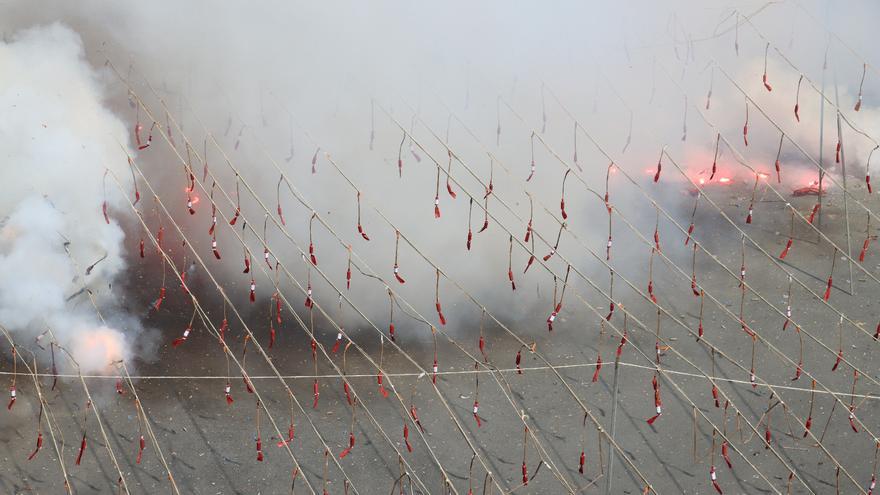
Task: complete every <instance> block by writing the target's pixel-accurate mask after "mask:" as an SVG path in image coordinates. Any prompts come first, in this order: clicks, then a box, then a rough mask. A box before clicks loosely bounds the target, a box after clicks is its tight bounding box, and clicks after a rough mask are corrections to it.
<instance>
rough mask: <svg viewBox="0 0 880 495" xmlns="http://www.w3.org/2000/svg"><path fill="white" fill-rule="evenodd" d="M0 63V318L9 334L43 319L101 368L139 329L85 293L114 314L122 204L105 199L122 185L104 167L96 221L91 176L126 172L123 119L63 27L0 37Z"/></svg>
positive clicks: (86, 363)
mask: <svg viewBox="0 0 880 495" xmlns="http://www.w3.org/2000/svg"><path fill="white" fill-rule="evenodd" d="M0 72H2V73H3V74H4V76H3V78H0V108H2V109H3V111H2V114H0V156H2V157H3V163H2V165H0V171H2V174H0V175H2V180H0V212H3V213H2V215H3V217H2V218H0V280H2V281H3V283H2V284H0V322H2V324H3V325H4V326H5V327H6V328H8V329H9V330H10V331H11V332H12V335H13V338H14V339H15V340H16V341H17V342H18V343H20V344H31V343H33V342H34V340H35V339H37V338H38V336H40V335H42V334H44V332H45V331H46V330H47V329H51V331H52V333H53V334H54V335H55V337H56V339H57V343H58V344H59V345H60V346H62V347H64V348H65V349H67V350H68V351H70V352H71V353H72V355H73V357H74V359H76V361H77V362H78V363H79V364H80V366H81V368H82V371H83V372H87V373H88V372H101V371H104V370H106V369H108V366H109V364H110V363H111V362H112V361H115V360H118V359H127V358H129V357H130V356H131V355H132V342H133V340H134V338H133V337H134V335H133V334H134V333H135V332H139V331H140V328H139V327H138V325H137V324H136V323H135V322H133V321H128V322H127V324H125V326H124V327H122V326H120V327H117V328H111V327H108V326H106V325H104V324H103V323H102V322H101V321H100V319H99V317H98V315H97V313H96V311H95V309H94V308H93V307H92V305H91V303H90V302H89V301H88V299H87V298H88V292H91V293H92V294H93V295H94V297H95V298H96V299H97V301H98V302H99V307H101V308H102V310H104V311H106V313H107V314H105V315H104V316H105V317H106V318H108V320H109V321H116V320H118V316H117V315H116V314H115V313H116V311H115V308H117V304H116V301H117V297H118V294H116V292H115V291H114V290H113V287H112V284H113V282H114V280H115V278H116V277H117V276H118V275H119V274H120V273H122V271H123V270H124V269H125V262H124V260H123V258H122V253H121V248H122V241H123V238H124V234H123V231H122V229H121V228H120V226H119V224H118V223H117V222H116V221H115V220H114V219H113V214H115V213H116V211H119V212H120V213H124V212H125V210H123V209H121V208H119V209H117V208H115V207H116V206H117V205H119V206H121V205H122V201H121V195H120V193H119V189H118V188H117V187H116V185H115V183H114V182H113V179H112V176H110V175H109V174H108V176H107V178H106V180H105V182H106V186H105V187H106V197H107V201H108V204H109V213H110V223H109V224H107V223H106V222H105V221H104V217H103V215H102V207H101V206H102V202H103V200H104V191H103V190H102V176H103V175H104V173H105V171H106V170H107V169H108V168H109V169H110V170H111V171H112V172H113V173H115V174H117V175H118V176H120V177H126V175H125V174H127V173H128V171H127V170H126V169H125V164H126V160H125V153H124V152H123V149H122V148H121V146H120V144H119V143H126V142H127V140H128V137H127V134H126V128H125V126H124V124H123V123H122V122H121V121H120V120H119V119H118V118H117V117H116V116H115V115H113V113H112V112H110V111H108V109H107V108H106V107H105V105H104V101H103V100H104V96H103V95H104V88H103V84H102V81H101V77H100V75H99V74H98V73H97V72H96V71H95V70H93V69H92V68H91V66H90V65H89V64H88V63H87V62H86V61H85V59H84V50H83V45H82V42H81V40H80V37H79V35H77V34H76V33H75V32H74V31H73V30H71V29H70V28H68V27H65V26H62V25H60V24H53V25H49V26H44V27H35V28H31V29H27V30H23V31H21V32H18V33H16V34H15V35H14V37H13V38H12V40H11V41H10V42H8V43H0ZM68 250H69V254H68ZM99 260H101V261H99ZM96 262H97V264H95V265H94V267H93V268H92V269H91V270H88V273H86V272H87V268H88V267H89V266H90V265H92V264H93V263H96ZM83 287H86V288H87V289H88V292H86V291H82V289H83ZM49 340H50V338H49V337H48V336H46V337H43V338H42V343H43V345H46V344H48V341H49ZM64 362H66V360H65V359H63V358H59V361H58V363H59V364H62V363H64Z"/></svg>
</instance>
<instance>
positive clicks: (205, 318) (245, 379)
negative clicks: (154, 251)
mask: <svg viewBox="0 0 880 495" xmlns="http://www.w3.org/2000/svg"><path fill="white" fill-rule="evenodd" d="M137 170H138V173H139V174H140V175H141V178H142V179H143V180H144V182H145V184H146V185H147V187H148V188H150V191H151V193H153V195H154V197H155V198H157V202H159V204H160V205H161V207H162V209H163V211H165V213H166V215H167V213H168V212H167V209H165V206H164V204H162V203H161V201H160V200H158V196H155V193H154V192H153V190H152V187H151V185H150V183H149V182H148V181H146V178H145V177H144V176H143V174H142V173H141V171H140V169H137ZM117 185H119V187H120V191H121V192H123V189H122V186H121V184H119V183H118V182H117ZM129 204H131V203H130V202H129ZM167 216H168V217H169V218H170V219H171V220H172V223H173V224H174V226H175V227H176V228H177V229H178V232H179V233H180V234H181V235H182V232H180V231H179V226H178V225H177V223H176V222H174V221H173V218H172V217H171V216H170V215H167ZM138 218H139V220H140V223H141V225H142V227H143V229H144V230H145V231H146V232H147V234H148V236H149V237H150V240H151V241H152V242H153V243H154V244H156V245H157V247H158V242H157V241H158V239H157V238H156V237H154V236H153V235H152V233H151V232H150V231H149V228H148V226H147V225H146V223H145V221H144V219H143V217H142V216H138ZM187 244H189V243H188V242H187ZM194 254H195V252H194ZM161 256H162V257H163V259H164V260H165V262H166V263H168V264H171V266H172V271H173V273H174V275H175V276H176V277H178V279H180V280H181V281H182V280H183V277H182V273H181V272H179V271H178V269H177V268H176V267H175V266H174V265H173V262H172V261H171V259H170V256H169V255H168V254H167V252H165V251H164V250H162V251H161ZM196 257H197V259H199V260H200V261H201V258H199V257H198V255H197V254H196ZM203 266H204V265H203ZM221 294H223V292H222V289H221ZM189 296H190V298H191V300H192V302H193V305H194V307H195V308H196V310H197V311H198V314H199V316H200V319H201V321H202V323H203V325H204V326H205V328H206V329H207V330H208V331H209V332H211V333H212V334H213V335H214V336H215V337H216V338H217V339H218V342H219V343H220V344H221V345H222V346H223V348H224V351H225V353H226V354H227V356H229V357H231V359H232V361H233V362H234V363H235V364H236V366H237V367H238V368H239V370H240V371H241V374H242V380H243V382H244V384H245V387H246V390H247V392H248V393H250V394H254V395H255V396H256V403H258V404H259V403H262V399H261V398H260V396H259V391H258V390H257V389H256V387H255V386H254V384H253V382H252V381H251V380H250V378H249V376H248V374H247V372H246V370H245V368H244V362H245V358H246V352H247V343H248V341H249V340H251V338H252V337H251V332H250V329H249V328H248V327H247V325H245V324H244V322H243V321H242V324H243V325H244V327H245V329H246V330H247V331H248V335H246V336H245V344H244V347H243V350H242V357H241V359H239V358H236V357H235V355H234V354H232V353H231V352H230V351H229V349H228V347H227V344H226V342H225V340H224V338H223V337H221V330H219V329H218V328H217V327H215V326H214V324H213V323H211V321H210V318H209V317H208V315H207V313H205V311H204V309H203V308H202V307H201V304H200V302H199V301H198V298H197V297H196V296H195V295H193V294H189ZM233 312H234V313H235V314H236V315H238V312H237V311H236V310H235V308H234V307H233ZM239 318H240V316H239ZM224 321H225V319H224ZM224 326H225V325H224ZM221 328H223V327H221ZM224 330H225V329H224ZM255 345H257V346H259V344H255ZM224 390H225V395H226V402H227V403H228V404H230V405H231V403H232V401H230V400H229V399H231V395H230V388H229V383H228V381H227V385H226V388H225V389H224ZM258 407H259V406H258ZM265 413H266V415H267V418H268V419H269V420H270V422H271V423H272V425H273V427H274V429H275V430H276V434H277V435H278V437H279V438H283V434H282V433H281V429H280V428H279V427H278V425H277V423H276V421H275V419H274V418H273V416H272V415H271V414H270V413H269V411H268V410H266V411H265ZM316 433H317V432H316ZM318 435H319V437H320V434H318ZM281 446H282V447H285V448H286V450H287V451H288V453H289V454H290V456H291V459H292V460H293V462H294V466H295V467H294V469H293V471H292V477H293V480H294V481H295V480H296V478H297V477H298V475H299V473H300V472H301V468H300V465H299V462H298V460H297V459H296V456H295V455H294V454H293V452H292V450H291V449H290V446H289V443H285V444H284V445H281ZM261 447H262V445H261V444H260V445H258V449H257V458H258V460H259V458H260V457H261V456H260V454H261V453H262V448H261ZM343 474H344V471H343ZM306 483H307V486H308V487H309V489H310V491H311V493H315V491H314V488H313V487H312V486H311V483H310V482H309V481H308V479H307V478H306Z"/></svg>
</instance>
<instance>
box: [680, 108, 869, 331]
mask: <svg viewBox="0 0 880 495" xmlns="http://www.w3.org/2000/svg"><path fill="white" fill-rule="evenodd" d="M759 109H760V108H759ZM701 116H702V117H703V119H704V121H705V122H706V123H707V124H708V125H710V126H713V127H714V125H713V124H712V123H711V122H709V121H708V120H707V119H706V117H705V115H703V114H702V113H701ZM719 136H720V133H719ZM725 143H726V144H727V145H728V146H730V147H731V150H733V151H734V153H735V154H736V155H737V157H736V159H737V161H738V162H740V163H741V164H742V165H743V166H745V167H747V168H749V169H750V170H752V171H754V169H753V168H752V167H750V166H749V165H748V164H747V163H745V162H744V161H743V160H742V159H741V157H740V156H738V152H737V150H736V149H735V148H733V147H732V146H731V145H730V143H729V142H727V140H726V138H725ZM795 144H796V143H795ZM756 173H757V172H756ZM691 182H693V181H691ZM768 187H769V188H770V189H771V190H772V191H774V193H775V194H776V195H777V196H779V197H780V198H781V199H783V200H784V197H783V196H782V195H781V193H779V192H778V191H777V190H776V189H775V188H773V187H772V186H770V185H769V184H768ZM786 206H787V207H789V208H790V209H791V213H792V229H793V228H794V224H793V222H794V215H795V214H796V213H797V214H798V216H799V217H800V218H801V219H802V220H803V221H804V222H805V223H806V224H807V225H809V226H810V227H811V229H813V230H815V231H816V232H818V233H819V234H820V236H822V237H823V238H825V239H826V240H827V241H828V242H829V243H830V244H831V245H832V247H833V248H834V249H835V250H837V251H838V252H841V253H842V254H844V256H845V257H847V258H848V259H849V260H850V261H851V262H854V260H852V259H851V257H850V256H849V255H848V254H846V251H845V250H842V249H841V248H840V247H839V246H837V245H836V244H835V243H834V242H833V241H831V240H830V239H828V238H827V237H826V236H824V234H822V232H821V231H819V230H818V229H817V228H816V227H815V226H814V225H813V221H814V220H815V216H816V213H817V212H818V209H819V205H818V204H817V205H814V206H813V209H812V210H811V212H810V215H809V217H804V216H803V215H801V214H800V213H798V212H797V211H796V209H795V208H794V207H793V206H791V204H790V203H786ZM866 211H867V216H868V218H869V219H870V217H871V216H872V213H871V212H870V210H867V209H866ZM792 232H793V231H792ZM871 239H872V236H871V234H870V220H868V222H867V227H866V238H865V242H864V243H863V246H862V251H861V252H860V254H859V259H860V262H861V261H864V253H866V252H867V248H868V246H869V245H870V241H871ZM749 240H750V241H751V242H752V243H753V244H756V243H755V241H754V240H753V239H751V238H749ZM792 240H793V235H791V234H790V235H789V239H788V240H787V241H786V246H785V248H784V249H783V251H782V253H780V255H779V257H780V258H781V259H784V258H785V257H786V256H787V255H788V252H789V250H790V249H791V244H792ZM756 245H757V244H756ZM761 251H762V252H763V251H764V250H763V249H761ZM764 254H765V255H767V256H768V257H770V255H769V254H767V253H766V252H764ZM835 257H836V255H835ZM857 265H859V264H858V263H857ZM777 266H779V265H778V264H777ZM859 266H860V268H861V269H862V270H863V271H864V272H865V273H866V274H867V275H868V276H870V277H871V278H872V279H874V280H875V281H877V282H878V283H880V280H877V278H876V277H874V276H873V274H871V273H869V272H867V270H865V269H864V267H862V266H861V265H859ZM780 268H781V269H783V271H785V272H786V273H787V274H788V275H789V276H791V273H789V272H788V271H787V270H785V269H784V268H782V267H781V266H780ZM831 276H833V270H832V273H831V275H829V278H831ZM795 280H797V282H798V284H799V285H801V286H802V287H803V288H804V289H806V290H807V291H809V292H811V293H813V291H812V290H810V289H809V287H807V286H806V285H805V284H804V283H803V282H802V281H801V280H800V279H797V278H796V277H795ZM829 285H831V284H828V283H827V281H826V288H825V294H827V297H826V296H824V295H823V296H818V295H817V294H815V293H814V295H816V296H817V298H820V297H821V299H822V300H823V301H824V302H825V303H826V305H828V306H829V307H831V308H832V310H834V311H835V312H836V313H837V314H838V315H841V316H844V317H845V319H846V320H847V321H848V322H849V323H851V324H852V325H853V326H855V327H856V328H857V329H859V330H861V331H862V332H865V333H866V334H867V331H866V330H864V329H863V328H862V327H861V325H859V324H856V323H855V322H853V321H852V320H850V319H849V318H848V317H846V316H845V315H843V314H842V313H840V312H839V311H837V310H836V309H834V308H833V307H832V306H830V305H829V304H827V301H828V298H830V295H831V294H830V290H829V289H828V287H829ZM878 336H880V329H878V331H876V332H875V333H874V335H873V338H874V339H875V340H876V339H877V338H878Z"/></svg>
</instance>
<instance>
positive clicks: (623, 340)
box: [386, 112, 625, 357]
mask: <svg viewBox="0 0 880 495" xmlns="http://www.w3.org/2000/svg"><path fill="white" fill-rule="evenodd" d="M386 113H387V112H386ZM624 331H625V330H624ZM624 343H625V334H624V338H623V339H622V344H621V346H622V345H623V344H624ZM517 357H519V353H517Z"/></svg>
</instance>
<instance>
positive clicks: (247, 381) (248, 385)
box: [163, 157, 317, 472]
mask: <svg viewBox="0 0 880 495" xmlns="http://www.w3.org/2000/svg"><path fill="white" fill-rule="evenodd" d="M181 159H182V157H181ZM206 170H207V169H206ZM163 208H164V205H163ZM166 211H167V210H166ZM236 213H239V210H237V211H236ZM236 218H237V215H236ZM172 220H173V219H172ZM178 230H179V227H178ZM181 234H182V232H181ZM251 290H252V291H253V283H252V288H251ZM224 347H225V344H224ZM245 351H246V348H245ZM242 371H243V370H242ZM243 377H244V380H245V384H246V386H247V388H248V390H249V391H251V390H252V387H251V384H250V382H249V380H248V379H247V376H246V374H244V371H243ZM229 398H230V397H229V393H228V385H227V402H230V401H229ZM273 423H274V421H273ZM313 427H314V425H313ZM276 429H277V426H276ZM316 431H317V430H316ZM279 435H280V433H279ZM259 450H260V449H258V451H259ZM288 450H289V449H288ZM258 457H259V456H258ZM297 472H298V469H297Z"/></svg>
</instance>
